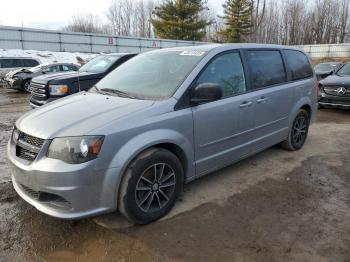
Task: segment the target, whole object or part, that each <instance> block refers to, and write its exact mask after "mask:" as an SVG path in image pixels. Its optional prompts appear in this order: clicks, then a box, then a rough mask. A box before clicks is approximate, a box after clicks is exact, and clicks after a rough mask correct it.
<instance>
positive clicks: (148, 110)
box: [7, 44, 317, 224]
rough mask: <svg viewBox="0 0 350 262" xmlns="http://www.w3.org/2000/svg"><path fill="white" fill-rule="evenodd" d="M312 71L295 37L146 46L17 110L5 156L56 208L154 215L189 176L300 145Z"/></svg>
mask: <svg viewBox="0 0 350 262" xmlns="http://www.w3.org/2000/svg"><path fill="white" fill-rule="evenodd" d="M316 87H317V85H316V77H315V74H314V72H313V69H312V67H311V64H310V62H309V59H308V57H307V55H306V54H305V53H304V52H303V51H301V50H299V49H295V48H293V47H287V46H274V45H257V44H239V45H238V44H229V45H203V46H196V47H177V48H169V49H160V50H156V51H150V52H146V53H142V54H140V55H138V56H136V57H135V58H133V59H131V60H129V61H127V62H126V63H124V64H123V65H121V66H120V67H118V68H117V69H115V70H114V71H113V72H112V73H110V74H108V75H107V76H106V77H105V78H103V79H102V80H101V81H100V82H98V83H97V84H96V85H95V87H94V88H92V89H90V90H89V91H88V92H80V93H79V94H75V95H72V96H70V97H66V98H63V99H60V100H59V101H56V102H54V103H51V104H48V105H46V106H44V107H41V108H38V109H36V110H34V111H31V112H29V113H27V114H26V115H24V116H22V117H21V118H20V119H19V120H17V122H16V125H15V129H14V131H13V134H12V137H11V139H10V141H9V144H8V150H7V155H8V159H9V163H10V167H11V170H12V181H13V185H14V188H15V189H16V191H17V192H18V194H19V195H20V196H21V197H22V198H23V199H25V200H26V201H27V202H29V203H30V204H32V205H33V206H35V207H36V208H37V209H38V210H40V211H42V212H44V213H46V214H49V215H51V216H54V217H59V218H70V219H71V218H81V217H87V216H92V215H98V214H101V213H106V212H113V211H115V210H116V209H118V210H119V211H120V212H121V213H122V214H124V215H125V217H127V218H128V219H129V220H130V221H132V222H134V223H137V224H146V223H150V222H152V221H154V220H157V219H159V218H160V217H162V216H164V215H165V214H167V213H168V212H169V210H170V209H171V208H172V207H173V205H174V204H175V201H176V199H177V197H178V195H179V193H180V192H181V190H182V188H183V184H184V183H187V182H189V181H192V180H194V179H196V178H199V177H201V176H203V175H205V174H208V173H211V172H213V171H215V170H218V169H220V168H222V167H225V166H227V165H230V164H232V163H233V162H236V161H238V160H241V159H243V158H246V157H248V156H251V155H253V154H255V153H257V152H260V151H262V150H264V149H266V148H268V147H271V146H273V145H275V144H279V143H282V145H283V146H284V147H285V148H286V149H288V150H291V151H294V150H298V149H301V148H302V147H303V145H304V143H305V141H306V138H307V135H308V129H309V125H310V124H311V123H312V121H313V119H314V118H315V113H316V112H317V93H316V92H317V89H316Z"/></svg>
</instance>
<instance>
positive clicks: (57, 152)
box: [47, 136, 104, 164]
mask: <svg viewBox="0 0 350 262" xmlns="http://www.w3.org/2000/svg"><path fill="white" fill-rule="evenodd" d="M103 140H104V136H82V137H62V138H55V139H53V140H52V142H51V144H50V147H49V150H48V153H47V157H49V158H54V159H59V160H62V161H63V162H66V163H69V164H80V163H84V162H88V161H90V160H93V159H95V158H97V157H98V154H99V153H100V150H101V147H102V143H103Z"/></svg>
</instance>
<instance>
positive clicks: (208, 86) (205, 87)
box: [191, 83, 223, 104]
mask: <svg viewBox="0 0 350 262" xmlns="http://www.w3.org/2000/svg"><path fill="white" fill-rule="evenodd" d="M222 95H223V91H222V88H221V86H220V85H219V84H215V83H203V84H199V85H198V86H196V87H195V89H194V93H193V96H192V99H191V102H192V103H194V104H201V103H205V102H211V101H215V100H219V99H220V98H222Z"/></svg>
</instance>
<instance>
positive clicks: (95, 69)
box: [79, 56, 120, 73]
mask: <svg viewBox="0 0 350 262" xmlns="http://www.w3.org/2000/svg"><path fill="white" fill-rule="evenodd" d="M119 58H120V56H98V57H96V58H94V59H92V60H90V61H89V62H87V63H86V64H85V65H83V66H82V67H81V68H80V69H79V72H89V73H103V72H105V71H106V70H108V68H110V67H111V66H112V65H113V64H114V62H115V61H117V60H118V59H119Z"/></svg>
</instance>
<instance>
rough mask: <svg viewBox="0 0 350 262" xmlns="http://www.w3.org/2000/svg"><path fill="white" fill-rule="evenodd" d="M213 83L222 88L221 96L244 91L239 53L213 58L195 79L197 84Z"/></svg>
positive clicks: (229, 95)
mask: <svg viewBox="0 0 350 262" xmlns="http://www.w3.org/2000/svg"><path fill="white" fill-rule="evenodd" d="M203 83H215V84H219V85H220V86H221V87H222V89H223V98H226V97H231V96H235V95H239V94H242V93H245V92H246V84H245V78H244V71H243V66H242V62H241V57H240V55H239V53H227V54H223V55H220V56H218V57H216V58H214V59H213V60H212V61H211V62H210V63H209V64H208V66H207V67H206V68H205V69H204V71H203V72H202V73H201V75H200V76H199V78H198V80H197V85H198V84H203Z"/></svg>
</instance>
